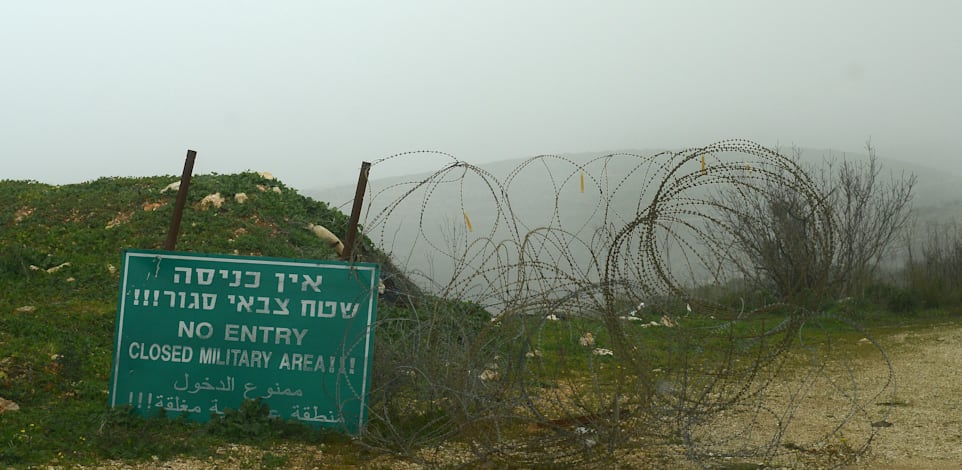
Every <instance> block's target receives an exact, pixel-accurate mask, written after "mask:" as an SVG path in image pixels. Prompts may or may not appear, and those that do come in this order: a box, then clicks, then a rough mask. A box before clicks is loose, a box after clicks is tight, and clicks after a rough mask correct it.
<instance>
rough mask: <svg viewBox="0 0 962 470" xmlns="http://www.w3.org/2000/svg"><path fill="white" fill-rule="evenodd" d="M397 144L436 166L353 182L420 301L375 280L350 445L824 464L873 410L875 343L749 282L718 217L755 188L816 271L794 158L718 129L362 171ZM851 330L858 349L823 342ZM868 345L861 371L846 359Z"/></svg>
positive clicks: (805, 179)
mask: <svg viewBox="0 0 962 470" xmlns="http://www.w3.org/2000/svg"><path fill="white" fill-rule="evenodd" d="M411 158H416V159H421V160H423V159H426V158H440V159H441V161H442V162H443V164H442V166H441V168H440V169H439V170H437V171H435V172H433V173H430V174H427V175H425V176H424V177H423V178H420V179H416V180H412V181H404V182H400V183H394V184H389V185H386V186H385V187H377V180H374V181H372V183H371V184H369V188H368V191H369V193H368V195H367V198H366V205H365V210H366V212H365V216H364V221H363V226H364V227H365V233H366V234H367V235H368V236H369V237H370V238H372V239H373V240H374V241H375V243H376V244H377V245H378V246H379V247H381V248H382V249H384V250H387V251H389V252H390V253H391V258H392V261H393V262H394V264H395V265H397V266H399V267H401V268H402V270H404V272H405V274H406V276H407V277H408V278H410V279H412V280H414V281H415V282H417V283H418V284H420V287H421V288H422V289H423V292H426V293H429V295H422V294H421V292H418V293H416V294H414V293H412V292H405V291H404V289H393V292H389V293H388V294H387V295H388V296H389V298H390V299H391V301H390V302H388V303H382V306H381V307H380V308H379V316H380V317H381V320H380V321H379V324H378V327H377V328H378V330H377V338H378V339H379V340H378V343H377V345H376V349H375V354H376V356H377V360H376V361H375V364H376V365H375V372H374V376H373V381H374V385H373V388H372V392H371V393H372V398H371V407H370V412H369V414H370V419H371V421H370V425H369V426H368V430H367V433H366V434H365V436H364V439H363V442H365V443H366V444H367V445H370V446H372V447H377V448H381V449H385V450H390V451H392V452H401V453H405V454H408V455H414V453H415V451H416V449H418V448H420V447H423V446H430V445H437V444H439V443H440V442H443V441H446V440H456V441H459V442H463V443H466V445H469V446H470V448H471V449H472V451H473V452H474V455H475V456H476V458H477V459H481V460H495V461H498V460H503V461H507V462H512V463H515V464H520V465H525V464H531V465H537V464H544V463H562V462H565V463H569V464H573V465H584V466H591V465H594V464H601V463H603V462H610V461H611V459H619V461H624V460H626V459H627V460H626V461H637V462H641V463H644V462H655V461H659V460H658V459H665V458H671V456H672V455H674V457H678V458H681V457H684V458H687V459H689V460H691V461H694V462H697V463H700V464H702V465H706V466H709V465H714V464H716V463H724V462H729V463H730V462H733V461H734V462H738V461H742V460H744V461H746V462H755V461H759V462H767V463H773V462H774V463H791V462H799V461H815V460H817V461H818V462H819V463H820V464H825V465H834V464H840V463H844V462H847V461H849V460H850V459H854V458H855V457H856V456H857V455H859V453H861V452H863V451H864V450H865V449H866V448H867V446H868V444H869V443H870V442H871V440H872V438H873V437H874V436H875V434H876V433H877V432H878V431H879V429H880V427H878V426H875V425H874V424H873V423H879V422H883V423H884V422H885V419H886V417H887V416H888V412H889V408H890V405H891V403H893V402H894V401H895V400H894V399H888V398H884V396H886V395H892V396H893V397H894V394H895V382H894V374H893V370H892V367H891V364H890V363H889V362H888V358H887V356H886V355H885V352H884V350H883V349H882V348H881V347H880V345H879V344H878V343H877V342H876V341H875V340H874V339H872V338H871V336H870V335H868V334H867V333H866V332H865V331H864V330H862V329H861V328H860V327H859V326H858V325H857V324H856V323H855V322H853V321H852V320H851V319H849V318H847V317H845V316H843V315H839V314H831V313H827V311H826V310H824V309H822V308H818V307H813V305H812V304H811V303H810V302H803V301H801V300H799V302H794V301H792V300H791V299H790V300H789V301H779V302H775V301H773V300H771V299H770V298H767V297H766V296H765V293H764V292H760V291H759V290H757V289H756V290H751V289H755V288H756V287H757V286H753V285H749V284H747V281H746V276H745V273H748V272H753V271H757V270H758V269H759V266H757V265H755V264H753V262H752V259H751V257H750V256H748V255H746V253H744V250H739V249H738V247H739V246H740V245H739V244H738V242H739V240H740V239H743V238H744V237H746V236H748V234H746V233H744V231H745V225H744V224H739V223H736V222H737V221H745V220H755V219H752V217H754V215H753V214H752V213H751V212H750V210H748V209H747V208H749V207H754V206H752V205H751V204H744V203H745V202H746V201H747V202H751V201H759V200H768V199H766V198H770V197H771V195H772V193H773V191H778V192H779V194H782V195H784V194H789V195H790V196H791V198H792V199H791V200H793V201H796V202H797V204H795V205H793V208H792V212H791V214H794V215H793V217H795V216H797V217H799V218H800V220H804V225H803V226H801V229H800V230H801V231H802V232H803V233H804V237H805V254H806V256H808V257H809V258H811V260H812V262H811V263H810V264H807V265H806V267H805V271H806V272H805V273H803V274H804V277H805V279H806V282H808V284H806V285H808V286H818V285H820V283H825V282H828V281H827V277H828V275H827V270H825V269H822V268H823V267H825V266H828V265H829V264H830V263H831V260H832V256H833V252H834V251H833V250H834V244H835V243H836V235H835V233H834V230H835V228H834V226H833V223H832V217H831V208H830V207H827V206H826V204H825V203H824V201H825V198H824V195H823V194H821V193H820V191H819V189H818V187H817V185H816V184H815V183H814V182H813V181H812V178H811V177H810V176H809V175H808V174H807V173H806V172H805V171H804V170H803V169H802V168H801V167H800V166H799V165H798V164H797V163H796V162H795V161H794V160H792V159H790V158H786V157H784V156H782V155H780V154H779V153H778V152H776V151H773V150H770V149H767V148H765V147H763V146H761V145H758V144H755V143H752V142H748V141H742V140H728V141H723V142H719V143H715V144H712V145H708V146H705V147H699V148H692V149H687V150H684V151H665V152H660V153H657V154H654V155H647V156H646V155H640V154H632V153H615V154H607V155H600V156H597V157H593V158H588V159H585V160H584V161H578V160H576V159H574V158H571V157H566V156H561V155H541V156H537V157H534V158H530V159H527V160H524V161H522V162H521V163H520V164H518V165H517V166H515V167H514V168H512V169H510V170H509V171H507V173H506V174H505V175H503V176H502V177H501V178H499V177H498V176H497V175H495V174H493V173H492V172H491V171H488V170H485V169H483V168H480V167H478V166H475V165H471V164H469V163H466V162H461V161H458V160H457V159H456V158H455V157H454V156H452V155H449V154H444V153H441V152H428V151H422V152H409V153H405V154H399V155H395V156H392V157H389V158H386V159H383V160H379V161H376V162H374V164H373V167H372V174H376V171H377V169H378V166H379V165H380V164H383V163H385V162H388V161H393V162H396V161H403V160H405V159H411ZM754 229H756V230H760V231H771V230H773V229H772V228H771V227H764V226H757V227H754ZM769 235H772V234H769ZM774 235H778V234H774ZM786 256H787V255H786ZM389 290H391V289H390V288H389ZM415 296H416V297H418V298H414V297H415ZM852 330H854V331H857V332H860V333H861V335H863V336H864V337H865V338H867V339H868V341H869V342H870V344H871V345H873V346H874V348H875V349H874V351H875V353H874V355H866V354H865V353H864V352H862V353H860V354H859V355H858V357H857V358H855V357H851V355H850V354H849V353H848V352H847V351H846V349H845V348H844V347H842V346H840V345H837V344H835V342H834V341H835V337H836V336H837V335H839V334H840V333H844V332H847V331H852ZM866 358H870V359H871V360H874V361H876V363H877V364H880V365H881V368H880V369H877V370H880V371H882V372H879V374H878V376H870V377H865V376H863V375H859V374H856V373H854V370H855V366H854V365H853V363H854V361H855V360H856V359H858V360H866ZM840 377H841V378H844V380H845V382H844V383H841V382H840V381H839V380H840ZM879 403H882V404H883V405H879ZM885 403H888V404H889V406H885V405H884V404H885ZM825 416H833V418H832V419H829V420H827V421H826V419H825V418H824V417H825ZM632 459H635V460H632ZM639 459H640V460H639ZM806 459H807V460H806Z"/></svg>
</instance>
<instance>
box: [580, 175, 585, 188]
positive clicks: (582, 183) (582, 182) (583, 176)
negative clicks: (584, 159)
mask: <svg viewBox="0 0 962 470" xmlns="http://www.w3.org/2000/svg"><path fill="white" fill-rule="evenodd" d="M581 192H585V172H583V171H582V172H581Z"/></svg>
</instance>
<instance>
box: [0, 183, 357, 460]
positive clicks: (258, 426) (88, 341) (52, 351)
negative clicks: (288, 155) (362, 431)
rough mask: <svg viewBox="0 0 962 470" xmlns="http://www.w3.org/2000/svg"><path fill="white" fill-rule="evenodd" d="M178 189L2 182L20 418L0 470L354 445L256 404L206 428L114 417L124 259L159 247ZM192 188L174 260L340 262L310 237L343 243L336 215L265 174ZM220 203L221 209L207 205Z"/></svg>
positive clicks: (4, 320) (8, 312) (0, 310)
mask: <svg viewBox="0 0 962 470" xmlns="http://www.w3.org/2000/svg"><path fill="white" fill-rule="evenodd" d="M175 181H179V178H175V177H151V178H102V179H99V180H96V181H92V182H88V183H83V184H75V185H66V186H50V185H45V184H41V183H36V182H24V181H0V292H2V293H3V295H2V296H0V397H3V398H5V399H7V400H10V401H12V402H14V403H16V404H17V405H19V407H20V410H19V411H16V412H6V413H3V414H2V415H0V416H2V418H0V463H2V464H3V465H17V466H21V465H22V466H31V465H39V464H44V463H59V464H68V465H69V464H90V463H92V462H96V461H99V460H102V459H124V460H132V461H143V460H148V459H151V458H166V457H171V456H176V455H188V456H195V457H204V456H211V455H213V453H214V451H215V450H216V448H217V447H218V446H221V445H223V444H224V443H227V442H235V443H247V444H252V445H257V446H265V447H266V446H271V445H273V444H276V443H278V442H280V441H281V440H284V441H285V442H302V443H319V442H330V443H341V444H343V445H348V444H346V442H347V440H346V439H345V438H344V437H342V436H339V435H337V434H332V433H322V432H318V431H314V430H312V429H309V428H305V427H303V426H301V425H300V424H292V423H286V422H282V421H279V420H274V419H268V418H267V414H266V410H264V408H263V407H262V406H261V405H260V404H259V403H257V402H249V403H245V404H244V405H243V406H241V408H240V409H239V410H231V411H230V412H227V413H225V414H224V416H223V417H222V418H220V419H215V420H212V421H211V422H209V423H207V424H203V425H202V424H197V423H190V422H187V421H185V420H183V419H179V418H177V417H174V418H173V419H170V418H169V417H168V419H161V420H158V419H143V418H140V417H138V416H136V415H134V414H131V413H130V410H127V409H122V408H120V409H108V408H107V406H106V403H107V398H108V396H107V383H108V380H109V375H110V372H109V371H110V363H111V349H112V345H113V335H114V320H115V316H116V298H117V286H118V284H119V279H118V274H117V271H118V269H119V267H120V259H121V252H122V250H123V249H124V248H127V247H131V248H148V249H150V248H157V249H159V248H161V247H162V245H163V242H164V240H165V239H166V235H167V231H168V227H169V224H170V219H171V214H172V212H173V205H174V200H175V198H176V195H177V194H176V191H166V192H163V191H162V189H164V188H165V187H166V186H167V185H168V184H170V183H172V182H175ZM274 188H277V189H274ZM190 189H191V190H190V196H189V198H188V202H187V207H186V210H185V213H184V219H183V222H182V224H181V234H180V238H179V240H178V244H177V249H178V250H179V251H190V252H200V253H228V254H229V253H235V254H244V255H264V256H276V257H289V258H299V259H333V258H334V257H335V253H334V252H333V251H332V249H331V248H330V247H329V246H328V245H327V244H325V243H323V242H322V241H320V240H318V239H317V238H316V237H315V236H314V234H313V233H311V232H310V231H309V230H307V228H306V227H307V224H308V223H315V224H322V225H325V226H326V227H328V228H330V229H331V230H332V231H334V232H335V233H343V231H344V228H345V227H346V225H347V217H346V216H345V215H344V214H342V213H340V212H339V211H337V210H334V209H331V208H329V207H328V206H327V205H325V204H324V203H320V202H316V201H313V200H311V199H308V198H305V197H303V196H300V195H298V194H297V193H296V192H294V191H292V190H291V189H290V188H287V187H286V186H284V185H283V184H282V183H279V182H276V181H272V180H267V179H264V178H263V177H261V176H260V175H258V174H256V173H243V174H238V175H216V174H215V175H198V176H195V177H194V178H193V180H192V183H191V188H190ZM214 193H220V196H221V197H222V198H223V199H224V202H223V203H222V204H221V205H220V207H217V206H216V205H214V204H209V203H204V202H202V199H203V198H204V197H205V196H207V195H210V194H214ZM241 193H244V194H245V195H246V199H244V197H243V196H240V198H236V196H237V195H239V194H241ZM241 200H244V201H243V203H242V202H241ZM362 243H368V245H367V246H369V242H367V241H366V240H364V241H363V242H362ZM369 251H370V250H369ZM281 464H283V458H281V457H277V456H273V457H271V458H267V457H265V460H264V461H263V462H261V463H260V465H261V466H262V467H270V466H278V465H281Z"/></svg>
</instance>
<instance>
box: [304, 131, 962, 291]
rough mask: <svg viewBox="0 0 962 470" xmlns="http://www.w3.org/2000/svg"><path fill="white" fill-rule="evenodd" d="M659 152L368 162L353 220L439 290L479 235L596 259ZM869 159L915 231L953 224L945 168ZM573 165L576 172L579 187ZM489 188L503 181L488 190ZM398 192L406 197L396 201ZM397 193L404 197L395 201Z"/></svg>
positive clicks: (959, 197) (817, 162)
mask: <svg viewBox="0 0 962 470" xmlns="http://www.w3.org/2000/svg"><path fill="white" fill-rule="evenodd" d="M787 151H788V152H791V149H788V150H787ZM659 152H660V151H658V150H646V151H623V152H619V153H623V154H626V157H625V158H613V159H604V158H602V157H603V156H605V155H609V154H611V152H595V153H580V154H565V155H559V156H551V157H544V158H538V159H534V160H528V159H515V160H504V161H498V162H492V163H486V164H480V165H477V166H476V167H468V168H463V167H457V168H450V169H449V170H447V171H441V170H442V169H444V168H445V167H444V166H443V165H439V168H438V170H439V173H438V174H437V175H435V177H434V178H429V177H430V176H431V174H430V173H421V174H411V175H404V176H399V177H390V178H379V177H378V166H377V165H375V166H374V167H372V169H371V179H370V183H369V186H368V193H367V196H366V198H367V199H366V201H365V204H369V205H370V206H369V210H368V211H367V212H366V213H365V214H364V216H363V217H362V224H365V227H366V228H367V229H368V231H367V232H366V233H367V234H368V236H370V237H371V238H372V239H373V240H374V241H375V243H377V244H379V246H381V247H382V248H383V249H385V250H386V251H388V252H390V253H393V255H394V257H395V261H396V262H398V263H400V264H401V265H403V266H405V268H406V269H407V270H408V271H414V272H423V273H425V277H426V278H428V279H430V280H432V281H433V282H438V283H440V284H441V285H442V286H443V285H444V284H445V282H447V281H448V280H449V279H452V276H455V277H456V275H457V272H459V271H458V270H461V271H460V272H463V270H464V267H465V266H470V267H471V268H472V269H477V270H483V269H487V268H485V267H484V266H490V264H491V263H490V259H491V258H488V257H487V255H483V256H482V258H483V259H482V258H477V259H473V260H468V262H467V263H463V264H462V261H461V260H460V259H459V257H458V256H449V255H448V253H458V252H465V251H470V250H471V249H474V248H475V247H473V246H470V244H471V243H473V242H476V241H479V240H482V239H483V240H494V241H495V243H498V242H501V241H504V240H510V239H512V238H514V239H517V232H520V233H522V234H523V233H528V232H532V231H536V230H539V228H542V227H549V226H550V227H553V228H556V229H557V228H560V229H562V230H563V231H564V232H566V235H564V238H565V240H552V241H550V242H545V246H547V248H545V249H541V250H540V251H539V253H540V255H541V256H542V257H543V258H544V259H545V260H546V262H555V261H554V260H559V259H562V258H564V259H565V260H566V262H569V261H568V260H569V259H570V260H571V261H570V262H571V263H572V264H575V265H578V266H582V267H586V266H590V265H592V264H593V263H595V262H596V261H598V258H599V256H600V255H599V254H598V253H592V252H591V251H592V248H590V247H588V244H590V243H591V240H593V239H595V236H596V235H597V231H598V230H601V229H605V230H618V229H620V228H621V227H623V226H624V225H625V224H626V223H628V222H629V221H631V220H632V219H633V218H634V217H635V214H638V213H640V209H642V208H643V207H642V208H639V207H638V206H639V204H642V205H647V204H648V203H649V202H650V200H651V196H652V194H653V192H654V191H656V190H657V186H658V184H659V183H660V182H661V181H660V179H661V178H662V177H664V175H665V174H666V173H665V172H666V170H665V169H664V168H658V165H657V164H656V165H653V166H652V165H641V166H639V161H640V159H639V157H637V156H638V155H640V156H642V157H650V156H653V155H656V154H658V153H659ZM720 158H723V157H720ZM841 158H845V159H848V160H850V161H855V162H859V161H866V160H867V159H868V156H867V155H865V154H843V153H841V152H833V151H828V150H813V149H803V150H801V162H802V164H803V165H805V166H809V165H810V166H811V168H814V169H818V168H823V167H824V166H825V165H826V163H825V162H829V161H834V162H836V164H837V161H838V160H839V159H841ZM666 160H667V158H666ZM878 160H879V162H880V163H881V165H882V171H881V174H880V177H879V182H880V183H882V184H886V183H887V182H888V181H890V178H900V177H902V176H903V175H915V176H917V185H916V187H915V193H914V194H915V198H914V211H915V214H916V215H917V216H918V224H919V226H920V227H922V226H924V225H925V224H927V223H929V222H940V223H941V222H947V221H951V220H962V185H959V184H958V178H957V177H956V175H954V174H953V173H952V172H951V169H947V168H931V167H926V166H924V165H919V164H913V163H908V162H903V161H899V160H893V159H885V158H881V157H879V159H878ZM526 162H527V163H526ZM686 165H688V166H687V167H685V168H682V171H683V172H697V171H698V162H697V161H691V162H689V163H686ZM580 166H583V168H585V172H584V173H583V175H584V176H583V177H584V187H583V188H582V182H581V178H582V172H581V171H580V170H578V168H579V167H580ZM428 179H430V181H429V182H428ZM418 182H426V184H424V185H419V184H418ZM498 184H500V185H502V186H501V187H496V186H492V185H498ZM502 190H503V191H505V192H506V198H507V199H508V200H509V201H510V203H509V204H510V207H506V206H504V204H505V203H504V201H503V200H502V198H501V197H500V191H502ZM354 191H355V188H354V186H342V187H334V188H316V189H313V190H305V191H304V193H305V194H308V195H310V196H311V197H314V198H316V199H319V200H324V201H330V202H331V204H332V205H335V206H338V207H340V208H341V209H342V210H347V209H348V208H349V207H350V201H351V199H352V198H353V195H354ZM704 191H711V189H709V188H705V189H704V190H701V189H697V188H696V189H695V190H694V192H689V193H688V194H689V196H690V197H695V198H702V199H704V198H705V197H706V196H708V195H709V193H708V192H704ZM406 193H409V195H408V196H406V197H405V194H406ZM402 197H404V200H403V201H402V202H401V203H398V201H399V200H401V199H402ZM608 199H610V200H608ZM701 209H704V207H698V206H694V210H695V211H699V210H701ZM507 219H510V221H509V220H507ZM512 223H516V224H517V227H516V230H517V232H515V233H512V232H511V230H515V227H513V226H512ZM602 225H605V226H606V227H602ZM679 239H681V240H682V241H681V244H685V243H687V241H691V239H686V238H685V235H684V234H681V235H680V236H679ZM686 240H687V241H686ZM455 245H457V247H456V246H455ZM548 245H550V246H548ZM458 247H460V248H458ZM665 249H666V250H671V249H670V248H665ZM674 250H675V251H674V254H671V253H669V252H668V251H666V252H665V254H664V255H663V256H664V258H665V259H670V261H669V262H670V263H671V265H672V270H673V271H674V272H678V273H680V272H682V271H686V270H687V271H688V273H687V277H688V278H689V280H695V282H698V281H697V279H696V278H699V277H703V275H704V269H702V270H701V271H699V272H694V271H691V266H690V263H689V261H690V260H687V259H684V258H683V257H680V256H678V255H679V254H683V252H686V251H690V250H682V249H680V247H676V248H675V249H674ZM499 256H500V255H499ZM501 258H503V256H502V257H501ZM499 259H500V258H499ZM472 263H473V264H472ZM457 266H461V267H460V268H458V267H457ZM702 268H707V266H703V267H702ZM585 269H588V268H585Z"/></svg>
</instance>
